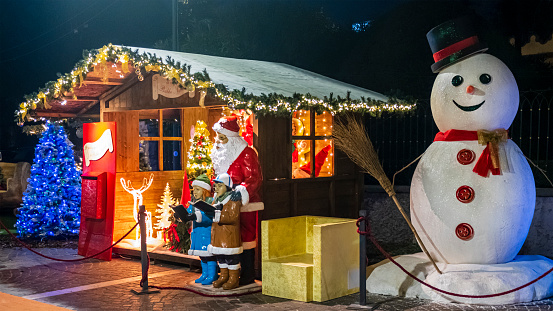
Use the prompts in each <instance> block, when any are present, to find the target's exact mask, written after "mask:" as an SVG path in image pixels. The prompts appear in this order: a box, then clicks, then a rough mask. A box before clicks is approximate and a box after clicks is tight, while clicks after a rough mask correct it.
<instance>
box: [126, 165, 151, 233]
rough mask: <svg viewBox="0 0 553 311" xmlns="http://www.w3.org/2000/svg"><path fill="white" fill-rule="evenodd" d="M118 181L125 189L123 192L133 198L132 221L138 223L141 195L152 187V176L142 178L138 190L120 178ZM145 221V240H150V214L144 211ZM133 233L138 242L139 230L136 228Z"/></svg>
mask: <svg viewBox="0 0 553 311" xmlns="http://www.w3.org/2000/svg"><path fill="white" fill-rule="evenodd" d="M119 181H120V182H121V186H123V189H125V191H127V192H128V193H130V194H131V195H132V197H133V202H134V205H133V210H132V215H133V217H134V221H136V222H138V208H139V206H140V205H143V204H144V200H143V198H142V193H143V192H144V191H146V190H148V188H150V186H151V185H152V182H153V181H154V174H150V177H149V178H146V177H144V180H143V181H142V187H140V188H139V189H134V187H133V186H132V183H131V181H130V180H127V181H125V179H124V178H121V179H120V180H119ZM145 221H146V238H147V239H150V240H151V239H152V236H153V234H154V229H153V228H152V213H151V212H149V211H146V217H145ZM135 231H136V238H135V240H136V241H138V239H139V238H140V230H139V229H138V228H137V229H136V230H135Z"/></svg>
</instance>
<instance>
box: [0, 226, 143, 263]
mask: <svg viewBox="0 0 553 311" xmlns="http://www.w3.org/2000/svg"><path fill="white" fill-rule="evenodd" d="M136 226H138V223H136V224H134V226H133V227H132V228H131V230H129V232H127V233H126V234H125V235H124V236H123V237H122V238H120V239H119V240H117V241H116V242H115V243H113V244H112V245H110V246H109V247H108V248H106V249H104V250H103V251H100V252H98V253H96V254H94V255H90V256H86V257H83V258H77V259H61V258H54V257H50V256H47V255H44V254H41V253H39V252H37V251H35V250H34V249H32V248H31V247H30V246H29V245H28V244H27V243H25V242H23V241H21V240H20V239H18V238H17V237H16V236H15V235H14V234H13V233H11V231H10V230H9V229H8V228H7V227H6V226H5V225H4V223H2V221H0V227H2V228H3V229H4V230H6V232H8V234H9V235H10V236H11V237H12V238H13V239H14V240H16V241H17V242H18V243H19V244H21V245H22V246H23V247H25V248H26V249H28V250H30V251H31V252H33V253H35V254H37V255H39V256H41V257H44V258H46V259H50V260H54V261H63V262H74V261H82V260H86V259H90V258H93V257H96V256H98V255H100V254H102V253H104V252H106V251H108V250H110V249H111V248H113V247H114V246H115V245H117V244H119V242H121V241H122V240H123V239H124V238H126V237H127V235H129V234H130V233H131V232H132V231H133V230H134V228H136Z"/></svg>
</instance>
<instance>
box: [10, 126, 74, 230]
mask: <svg viewBox="0 0 553 311" xmlns="http://www.w3.org/2000/svg"><path fill="white" fill-rule="evenodd" d="M72 147H73V144H72V143H71V142H70V141H69V140H68V139H67V135H66V134H65V131H64V129H63V127H62V126H61V125H58V124H53V123H47V124H46V130H45V131H44V133H43V134H42V137H41V138H40V140H39V142H38V144H37V146H36V148H35V158H34V160H33V165H32V167H31V175H30V178H29V179H28V181H29V184H28V186H27V189H26V190H25V193H24V194H23V204H22V205H21V207H20V208H19V209H18V213H17V222H16V225H15V226H16V228H17V232H18V234H19V236H20V237H23V238H49V237H55V236H71V235H78V234H79V228H80V221H81V215H80V212H81V174H80V172H78V171H77V169H76V166H75V159H74V154H73V148H72Z"/></svg>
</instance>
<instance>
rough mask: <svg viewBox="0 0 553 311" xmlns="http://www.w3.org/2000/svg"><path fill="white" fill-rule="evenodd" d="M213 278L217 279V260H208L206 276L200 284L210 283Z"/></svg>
mask: <svg viewBox="0 0 553 311" xmlns="http://www.w3.org/2000/svg"><path fill="white" fill-rule="evenodd" d="M215 280H217V261H208V262H207V273H206V278H205V280H204V281H203V282H202V285H211V283H213V281H215Z"/></svg>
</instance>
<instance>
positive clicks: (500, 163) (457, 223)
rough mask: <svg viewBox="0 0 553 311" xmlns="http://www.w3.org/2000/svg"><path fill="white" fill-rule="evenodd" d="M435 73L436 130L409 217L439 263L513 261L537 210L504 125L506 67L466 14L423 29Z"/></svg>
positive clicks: (511, 109) (510, 102)
mask: <svg viewBox="0 0 553 311" xmlns="http://www.w3.org/2000/svg"><path fill="white" fill-rule="evenodd" d="M427 38H428V41H429V43H430V46H431V48H432V52H433V53H434V61H435V63H434V64H433V65H432V70H433V71H434V72H437V73H438V76H437V77H436V80H435V82H434V86H433V88H432V95H431V99H430V100H431V108H432V115H433V117H434V121H435V122H436V125H437V126H438V129H439V130H440V133H438V135H436V139H435V141H434V142H433V143H432V144H431V145H430V146H429V147H428V149H427V150H426V152H425V154H424V155H423V157H422V158H421V160H420V162H419V164H418V166H417V168H416V170H415V173H414V175H413V180H412V183H411V219H412V222H413V225H414V227H415V228H416V230H417V232H418V233H419V235H420V236H421V239H422V241H423V243H424V244H425V246H426V247H427V249H428V250H429V252H430V253H431V255H432V257H433V258H434V259H435V260H436V261H438V262H444V263H449V264H453V263H456V264H457V263H475V264H497V263H505V262H508V261H511V260H512V259H513V258H514V257H515V256H516V255H517V253H518V252H519V250H520V248H521V247H522V244H523V243H524V241H525V239H526V236H527V234H528V230H529V228H530V223H531V221H532V217H533V214H534V206H535V200H536V191H535V185H534V178H533V175H532V171H531V170H530V167H529V165H528V162H527V160H526V159H525V157H524V155H523V154H522V152H521V151H520V149H519V148H518V146H517V145H516V144H515V143H514V142H513V141H511V140H510V139H508V135H507V131H506V130H507V129H508V128H509V127H510V125H511V123H512V122H513V119H514V118H515V115H516V113H517V109H518V104H519V93H518V87H517V83H516V81H515V78H514V76H513V74H512V73H511V71H510V70H509V68H507V66H506V65H505V64H504V63H503V62H502V61H500V60H499V59H497V58H496V57H494V56H492V55H489V54H485V53H484V52H485V51H486V50H487V49H486V48H485V47H484V46H483V44H482V43H481V42H480V41H479V39H478V37H477V36H476V35H475V33H474V32H473V31H472V28H471V27H470V24H469V23H468V21H467V20H465V19H458V20H454V21H450V22H448V23H445V24H442V25H440V26H438V27H436V28H434V29H432V30H431V31H430V32H429V33H428V35H427Z"/></svg>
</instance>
